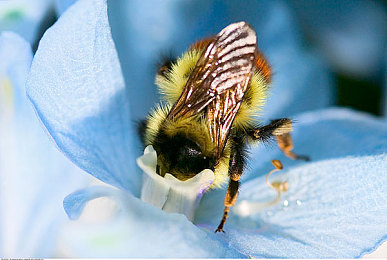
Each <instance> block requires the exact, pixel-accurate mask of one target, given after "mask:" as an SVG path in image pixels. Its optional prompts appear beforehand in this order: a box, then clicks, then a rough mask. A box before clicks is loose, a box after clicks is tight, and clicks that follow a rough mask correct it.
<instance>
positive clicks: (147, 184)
mask: <svg viewBox="0 0 387 260" xmlns="http://www.w3.org/2000/svg"><path fill="white" fill-rule="evenodd" d="M137 164H138V166H139V167H140V168H141V169H142V170H143V172H144V175H143V182H142V189H141V200H142V201H145V202H147V203H150V204H152V205H154V206H156V207H158V208H160V209H162V210H165V211H167V212H175V213H181V214H184V215H186V216H187V218H188V219H189V220H191V221H192V220H193V217H194V213H195V209H196V207H197V206H198V205H199V202H200V200H201V198H202V196H203V194H204V193H205V192H206V190H207V189H208V188H209V187H210V185H211V184H212V183H213V181H214V179H215V175H214V173H213V171H211V170H209V169H205V170H203V171H201V172H200V173H198V174H196V175H195V176H194V177H192V178H191V179H189V180H186V181H181V180H178V179H176V178H175V177H174V176H173V175H171V174H169V173H167V174H165V176H164V177H161V176H160V175H158V174H157V173H156V165H157V154H156V151H155V150H154V149H153V147H152V146H151V145H149V146H147V147H146V148H145V150H144V155H143V156H141V157H139V158H137Z"/></svg>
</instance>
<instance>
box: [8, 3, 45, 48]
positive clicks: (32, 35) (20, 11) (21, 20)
mask: <svg viewBox="0 0 387 260" xmlns="http://www.w3.org/2000/svg"><path fill="white" fill-rule="evenodd" d="M51 5H52V0H17V1H1V2H0V32H3V31H13V32H16V33H18V34H19V35H20V36H22V37H23V38H24V39H26V41H27V42H29V43H30V44H34V43H35V41H37V40H39V39H38V37H39V34H40V31H39V30H41V29H42V27H43V26H45V22H46V19H47V17H49V11H50V7H51Z"/></svg>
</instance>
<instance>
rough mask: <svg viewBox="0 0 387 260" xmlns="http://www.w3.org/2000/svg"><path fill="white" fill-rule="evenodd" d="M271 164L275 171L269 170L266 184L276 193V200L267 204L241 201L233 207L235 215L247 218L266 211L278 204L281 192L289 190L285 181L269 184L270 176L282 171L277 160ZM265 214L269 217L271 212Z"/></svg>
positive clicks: (280, 164)
mask: <svg viewBox="0 0 387 260" xmlns="http://www.w3.org/2000/svg"><path fill="white" fill-rule="evenodd" d="M271 163H272V164H273V165H274V167H275V169H273V170H271V171H270V172H269V173H268V174H267V175H266V184H267V185H268V186H269V187H270V188H272V189H274V190H275V191H276V192H277V196H276V198H275V199H274V200H272V201H269V202H251V201H246V200H242V201H240V202H239V203H238V204H237V205H235V206H234V207H233V212H234V213H235V214H238V215H240V216H242V217H247V216H249V215H253V214H257V213H259V212H261V211H263V210H266V209H267V208H268V207H269V206H272V205H274V204H276V203H278V202H279V200H280V199H281V192H284V191H287V190H288V189H289V183H288V182H287V181H283V182H279V181H275V182H269V177H270V175H272V174H273V173H274V172H276V171H280V170H282V169H283V166H282V163H281V162H280V161H279V160H272V161H271ZM287 203H289V202H287ZM285 204H286V203H285ZM267 214H268V215H271V214H272V212H270V211H269V212H268V213H267Z"/></svg>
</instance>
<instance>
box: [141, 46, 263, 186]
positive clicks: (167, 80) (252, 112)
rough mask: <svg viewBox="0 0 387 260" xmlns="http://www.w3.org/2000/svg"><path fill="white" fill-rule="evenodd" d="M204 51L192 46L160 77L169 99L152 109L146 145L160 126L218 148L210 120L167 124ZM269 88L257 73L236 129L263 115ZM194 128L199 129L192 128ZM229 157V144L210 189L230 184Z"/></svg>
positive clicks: (158, 80)
mask: <svg viewBox="0 0 387 260" xmlns="http://www.w3.org/2000/svg"><path fill="white" fill-rule="evenodd" d="M202 51H203V50H200V49H192V48H191V49H189V50H188V51H186V52H185V53H184V54H183V55H182V56H181V57H180V58H179V59H178V60H177V61H176V63H174V64H172V67H171V69H170V71H168V72H167V73H166V74H165V75H157V76H156V84H157V86H158V87H159V92H160V93H161V94H162V96H163V99H164V100H165V101H166V105H159V106H157V107H156V108H155V109H154V110H152V111H151V113H150V115H149V117H148V120H147V122H149V123H148V125H147V129H146V134H145V143H146V145H148V144H152V143H153V142H154V140H155V138H156V135H157V133H158V131H159V129H160V127H166V128H167V129H166V130H167V132H168V133H169V135H170V136H173V135H174V134H176V133H177V132H179V133H184V134H185V135H187V136H191V137H192V138H193V139H195V140H196V141H197V142H198V143H199V144H200V145H201V147H202V149H203V153H204V154H210V152H211V151H212V149H214V147H213V145H212V146H211V145H210V144H212V141H211V139H210V136H209V131H208V126H207V121H206V120H205V119H204V118H198V117H191V118H188V119H181V120H176V121H169V122H167V123H165V121H166V118H167V115H168V112H169V110H170V109H171V108H172V106H173V104H174V103H175V102H176V101H177V99H178V98H179V97H180V94H181V92H182V91H183V88H184V86H185V84H186V82H187V80H188V78H189V76H190V74H191V72H192V70H193V69H194V67H195V64H196V62H197V60H198V59H199V57H200V55H201V53H202ZM267 88H268V83H267V81H266V80H265V78H264V76H263V75H262V74H261V73H259V72H255V73H254V74H253V77H252V79H251V83H250V87H249V88H248V90H247V91H246V93H245V96H244V99H243V101H242V104H241V107H240V109H239V111H238V114H237V115H236V117H235V120H234V123H233V128H234V127H237V128H246V127H249V126H251V125H253V123H254V117H256V116H258V115H259V112H260V110H261V109H262V106H263V105H264V103H265V100H266V92H267ZM192 129H198V130H197V131H192ZM168 133H167V134H168ZM229 159H230V146H229V144H228V143H226V146H225V148H224V151H223V156H222V158H221V159H220V161H219V164H218V165H217V166H216V168H215V172H214V173H215V180H214V183H213V184H212V185H211V186H210V188H218V187H222V186H224V184H226V183H227V181H228V167H229Z"/></svg>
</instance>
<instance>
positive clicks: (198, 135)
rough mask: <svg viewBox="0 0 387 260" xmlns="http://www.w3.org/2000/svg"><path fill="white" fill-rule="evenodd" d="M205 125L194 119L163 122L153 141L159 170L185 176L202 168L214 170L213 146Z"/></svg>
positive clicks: (188, 176)
mask: <svg viewBox="0 0 387 260" xmlns="http://www.w3.org/2000/svg"><path fill="white" fill-rule="evenodd" d="M204 125H205V124H204V123H200V122H197V121H196V120H189V121H185V122H183V121H178V122H174V121H171V120H166V121H165V122H164V124H163V125H162V126H161V127H160V129H159V131H158V133H157V136H156V137H155V139H154V141H153V142H152V145H153V147H154V149H155V150H156V152H157V165H158V174H160V175H161V176H164V175H165V174H166V173H170V174H172V175H174V176H175V177H176V178H178V179H180V180H187V179H190V178H192V177H193V176H195V175H196V174H198V173H199V172H201V171H202V170H204V169H211V170H214V167H215V153H214V148H213V145H212V142H211V139H210V137H209V136H208V134H207V132H208V129H206V128H203V126H204Z"/></svg>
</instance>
